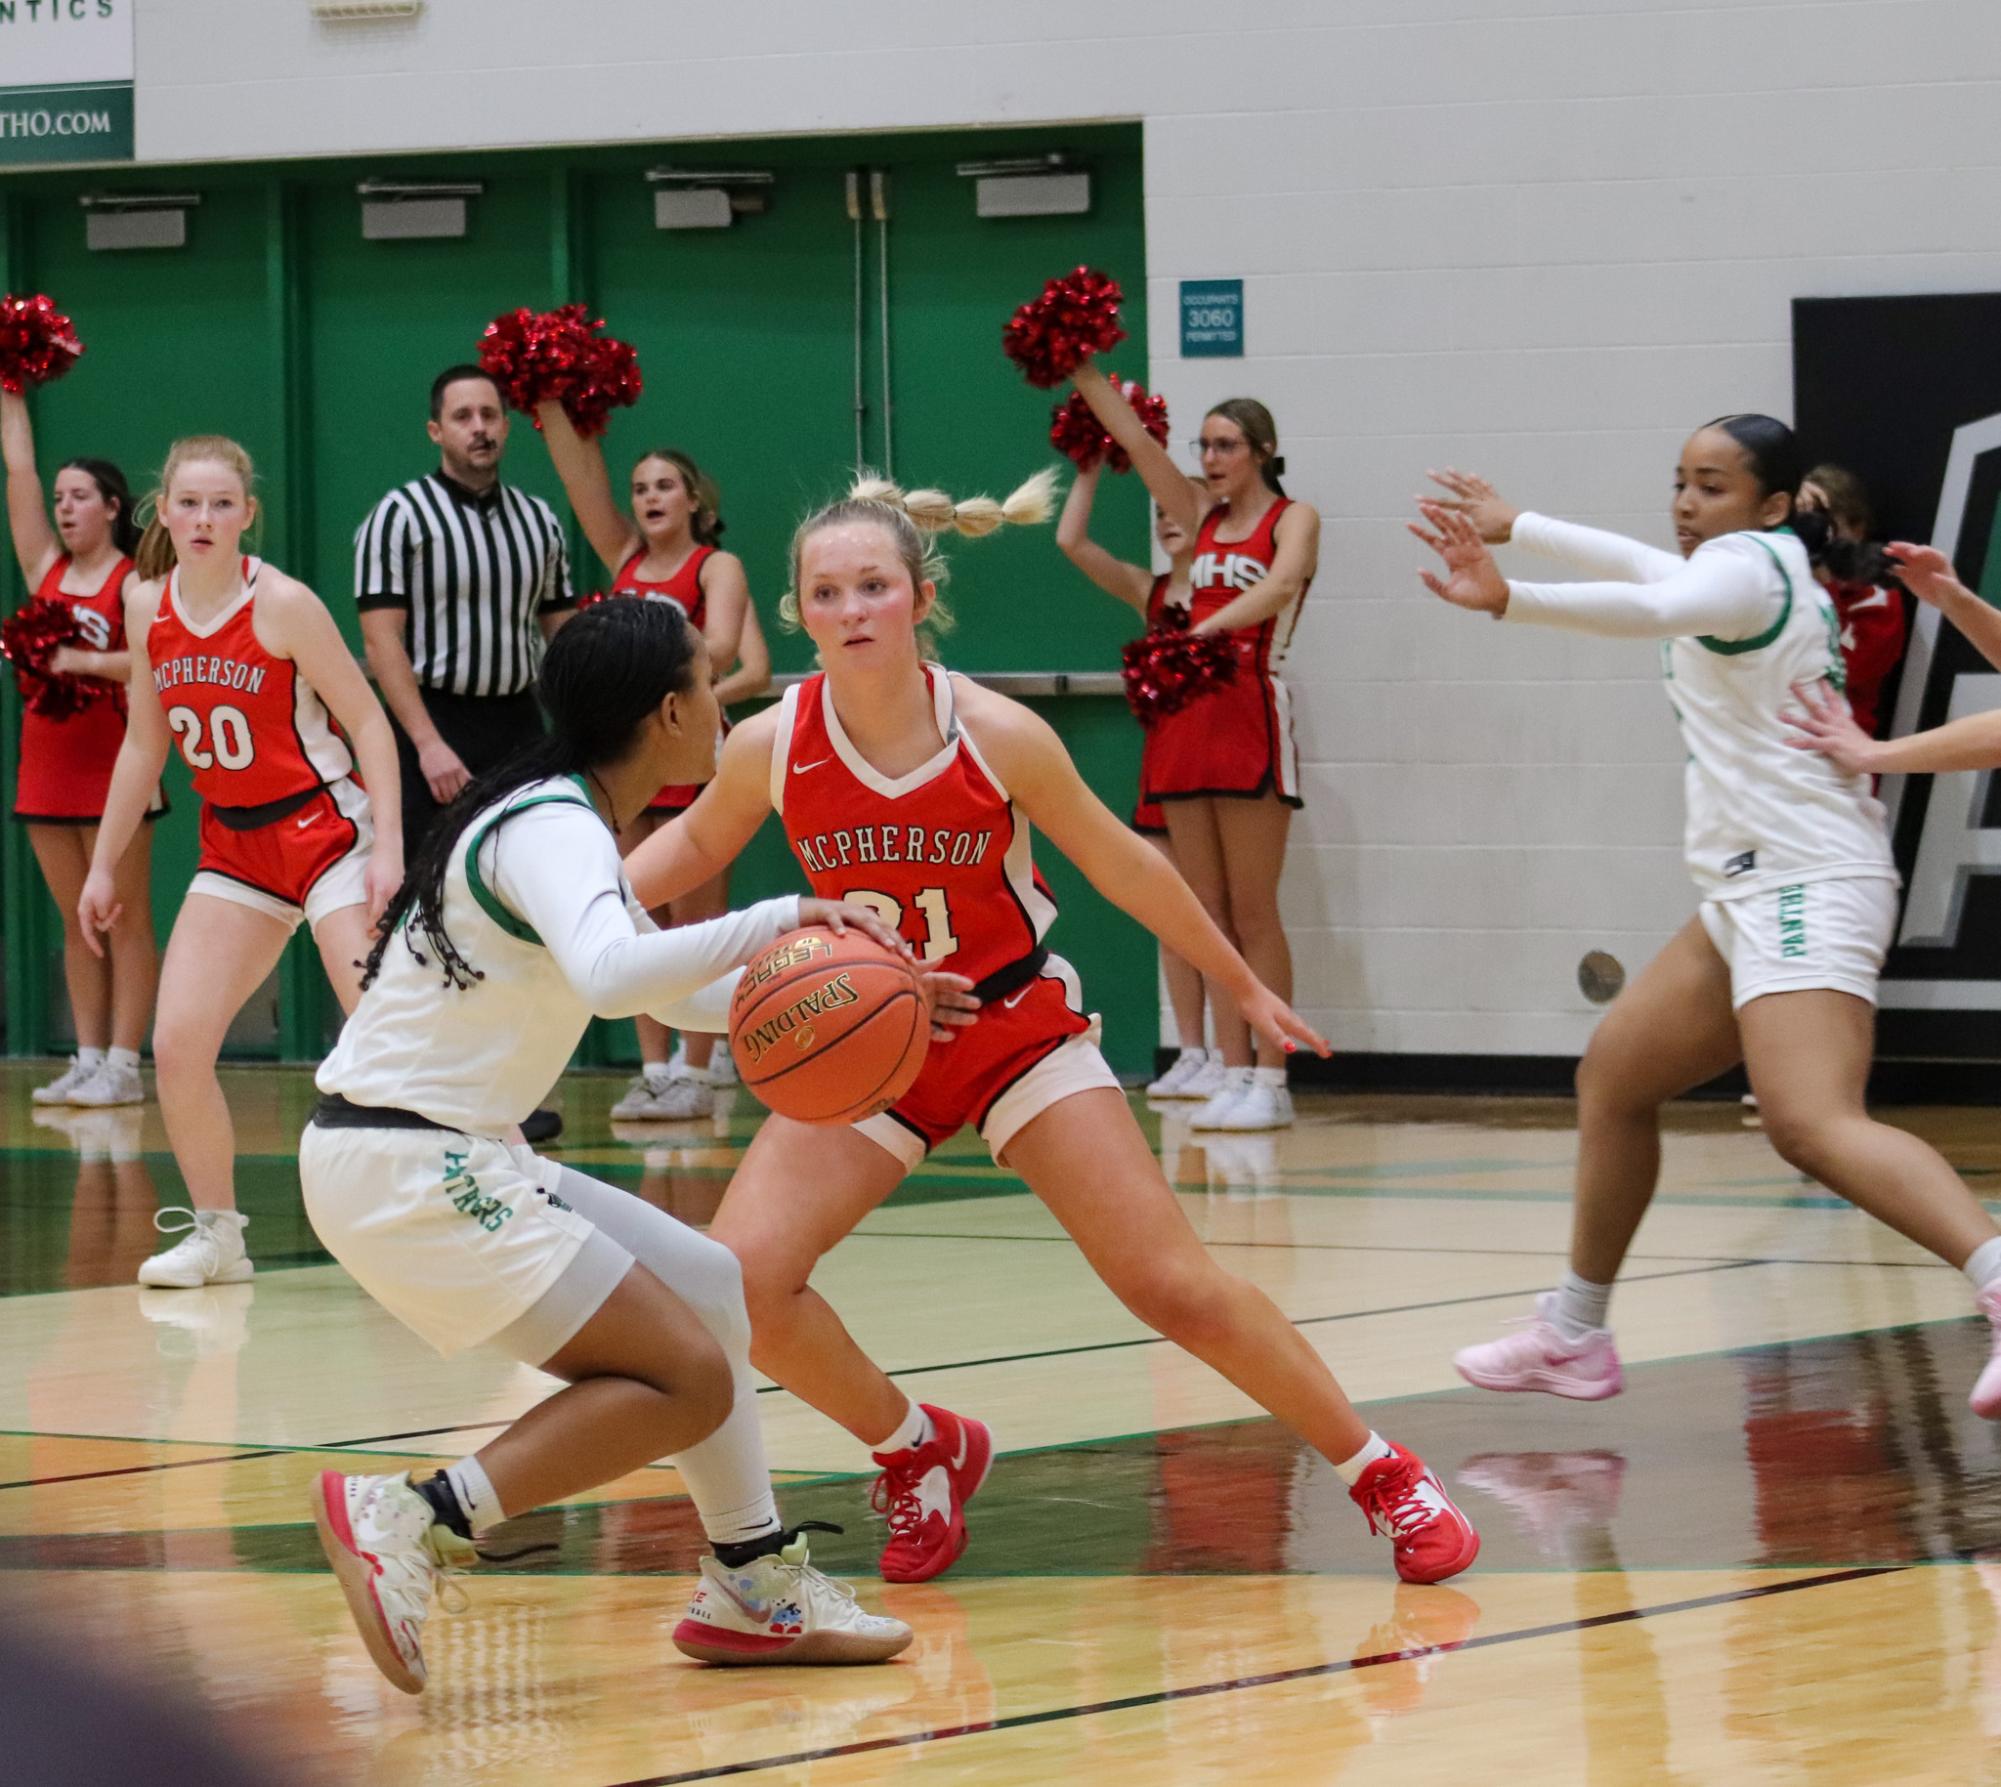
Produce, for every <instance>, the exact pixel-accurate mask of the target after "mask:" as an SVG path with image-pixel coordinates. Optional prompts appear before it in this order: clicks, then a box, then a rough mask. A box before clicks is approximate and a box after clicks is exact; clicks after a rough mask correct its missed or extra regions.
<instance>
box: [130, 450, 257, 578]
mask: <svg viewBox="0 0 2001 1787" xmlns="http://www.w3.org/2000/svg"><path fill="white" fill-rule="evenodd" d="M190 465H219V466H222V467H224V468H225V469H226V470H229V471H232V472H234V473H235V474H236V476H237V477H238V479H239V480H241V482H242V484H243V500H244V503H245V504H246V506H248V507H249V509H250V511H251V516H250V521H249V522H248V523H246V524H245V527H246V531H248V528H249V527H250V526H253V525H254V524H255V522H256V519H257V510H256V503H257V496H256V486H257V468H256V466H255V465H254V464H252V463H251V459H250V455H249V454H248V453H246V452H245V451H244V450H243V449H242V447H240V446H238V445H237V443H236V442H235V441H233V440H231V439H230V438H229V437H228V436H227V435H223V434H190V435H184V436H183V437H182V438H181V439H180V440H177V441H176V442H174V444H173V445H172V446H171V447H170V448H168V449H167V463H166V464H165V465H163V466H161V467H160V481H159V483H158V484H157V485H156V486H155V487H154V489H153V490H152V492H151V493H150V494H149V495H147V496H145V497H144V498H142V499H141V501H140V503H139V508H138V513H139V515H140V516H141V517H143V518H144V521H145V526H146V531H145V532H144V533H143V534H141V535H140V536H139V548H138V550H137V551H136V552H134V553H133V555H132V564H133V568H134V569H135V570H136V571H137V572H138V574H139V576H140V577H141V578H143V579H144V580H146V581H147V582H152V581H154V580H156V579H158V578H161V577H164V576H166V575H167V573H168V572H169V571H171V570H172V569H173V568H174V566H175V564H176V563H177V562H178V555H177V554H176V553H175V551H174V538H173V535H171V534H170V533H168V532H167V524H166V523H165V522H164V521H162V520H161V519H160V505H161V504H162V503H164V502H165V501H166V500H167V494H168V492H169V491H171V490H172V489H173V487H174V479H175V478H176V477H177V476H179V474H180V473H181V471H182V469H183V468H184V467H187V466H190Z"/></svg>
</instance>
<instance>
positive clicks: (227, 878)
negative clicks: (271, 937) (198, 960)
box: [188, 776, 375, 929]
mask: <svg viewBox="0 0 2001 1787" xmlns="http://www.w3.org/2000/svg"><path fill="white" fill-rule="evenodd" d="M374 841H375V828H374V826H373V825H371V824H370V823H369V818H368V796H367V794H366V793H364V792H363V790H362V787H361V784H360V783H359V782H356V781H354V780H353V779H352V778H350V777H347V776H343V777H342V778H341V779H340V780H339V781H338V782H330V783H328V784H327V786H326V787H324V788H320V789H317V790H315V791H314V793H313V796H312V798H311V799H310V800H308V801H307V802H306V803H305V805H303V806H300V807H295V808H294V809H293V810H292V811H291V812H289V813H287V814H285V815H284V816H283V817H282V818H278V819H273V820H272V821H271V822H270V823H269V824H267V825H260V826H258V827H257V828H256V829H255V830H254V831H234V830H232V829H231V828H230V827H228V826H227V825H224V824H223V822H222V821H221V820H220V819H218V818H217V817H216V815H215V808H214V807H212V806H210V805H208V804H207V803H206V802H204V803H203V805H202V810H201V860H200V861H199V862H197V863H196V864H195V876H194V879H193V880H192V881H191V882H189V883H188V892H189V893H202V894H208V895H210V896H212V897H213V898H215V899H218V900H229V901H231V902H232V903H234V904H235V905H238V906H249V907H252V908H253V909H254V910H256V911H258V912H268V913H269V914H270V915H271V916H272V917H273V918H276V919H280V920H282V921H283V922H284V923H286V924H288V925H291V926H292V927H293V928H294V929H296V928H297V927H298V925H299V923H300V922H301V921H302V920H303V921H304V922H305V923H306V924H309V925H316V924H318V923H319V922H320V920H321V919H323V918H324V917H326V915H327V914H328V913H329V912H338V911H339V910H340V909H341V908H342V907H343V906H360V905H365V904H366V903H367V900H368V894H367V891H366V888H365V887H364V884H363V876H364V874H365V873H366V871H367V868H368V851H369V846H370V845H371V844H373V843H374Z"/></svg>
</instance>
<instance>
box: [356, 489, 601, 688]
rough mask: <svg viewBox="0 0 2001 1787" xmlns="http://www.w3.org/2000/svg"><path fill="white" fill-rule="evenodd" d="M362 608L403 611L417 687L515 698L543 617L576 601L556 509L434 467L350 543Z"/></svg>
mask: <svg viewBox="0 0 2001 1787" xmlns="http://www.w3.org/2000/svg"><path fill="white" fill-rule="evenodd" d="M354 595H355V601H356V602H357V603H358V604H359V605H360V606H361V607H363V608H405V609H408V610H409V613H410V635H409V643H410V662H411V664H412V666H413V667H414V668H415V670H416V672H417V683H418V686H419V687H420V688H425V689H437V690H441V691H443V692H444V693H447V694H452V695H494V696H499V695H516V694H519V693H520V692H521V691H522V690H523V689H525V688H527V687H528V686H529V685H530V684H531V683H532V682H533V681H534V680H535V670H536V666H537V665H538V664H539V663H540V662H541V651H542V629H541V625H540V617H541V616H542V615H544V614H548V613H551V612H552V611H555V610H557V609H563V608H569V607H571V606H573V605H574V604H575V602H576V599H577V598H576V592H575V591H574V590H572V589H571V587H570V559H569V553H568V550H567V549H566V548H565V546H564V543H563V530H562V527H561V525H560V524H559V523H558V522H557V520H556V512H555V510H554V509H552V508H550V507H549V505H548V504H547V503H545V502H544V501H543V500H542V499H541V498H540V497H539V496H529V495H527V494H525V493H524V492H522V491H519V490H511V489H509V488H508V487H507V486H506V485H505V484H496V485H495V486H494V487H493V488H492V489H490V490H485V491H478V492H475V491H471V490H468V489H467V488H466V487H465V486H464V485H463V484H461V483H459V482H458V481H457V480H456V479H455V478H450V477H447V476H446V475H445V473H444V472H442V471H436V472H432V473H431V474H430V475H429V476H428V477H423V478H419V479H417V480H416V481H415V482H414V483H411V484H405V485H404V486H403V487H402V488H401V489H400V490H392V491H390V493H389V494H388V495H387V496H385V497H384V498H383V499H382V500H381V501H380V502H379V503H377V504H376V505H375V507H374V508H373V509H372V510H370V511H369V515H368V519H367V520H366V521H364V522H363V523H362V524H361V526H360V528H359V529H358V530H357V531H356V533H355V536H354Z"/></svg>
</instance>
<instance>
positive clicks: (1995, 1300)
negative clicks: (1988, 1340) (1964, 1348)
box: [1967, 1284, 2001, 1421]
mask: <svg viewBox="0 0 2001 1787" xmlns="http://www.w3.org/2000/svg"><path fill="white" fill-rule="evenodd" d="M1973 1305H1974V1307H1975V1308H1976V1309H1978V1310H1979V1311H1980V1313H1981V1314H1982V1315H1984V1316H1985V1317H1986V1318H1987V1319H1988V1321H1989V1322H1990V1323H1991V1324H1992V1325H1993V1329H1994V1337H1993V1338H1994V1351H1993V1353H1992V1354H1991V1355H1990V1356H1989V1358H1988V1360H1987V1363H1986V1364H1985V1365H1983V1366H1982V1367H1981V1368H1980V1375H1979V1377H1977V1378H1975V1379H1974V1380H1973V1394H1972V1395H1971V1396H1969V1397H1968V1398H1967V1401H1968V1403H1969V1404H1971V1406H1972V1409H1973V1412H1974V1413H1975V1414H1976V1415H1978V1416H1979V1417H1980V1418H1981V1419H1982V1420H1983V1421H2001V1284H1990V1285H1989V1286H1988V1287H1987V1288H1986V1289H1985V1290H1984V1291H1982V1292H1981V1293H1980V1294H1979V1295H1978V1296H1977V1297H1975V1298H1974V1299H1973Z"/></svg>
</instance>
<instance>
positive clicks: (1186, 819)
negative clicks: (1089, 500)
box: [1074, 362, 1320, 1130]
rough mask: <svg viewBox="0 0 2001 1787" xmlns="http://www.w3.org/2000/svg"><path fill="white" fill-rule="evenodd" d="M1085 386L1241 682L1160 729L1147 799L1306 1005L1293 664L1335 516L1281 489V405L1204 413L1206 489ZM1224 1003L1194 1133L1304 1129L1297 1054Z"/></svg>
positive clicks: (1117, 406)
mask: <svg viewBox="0 0 2001 1787" xmlns="http://www.w3.org/2000/svg"><path fill="white" fill-rule="evenodd" d="M1074 382H1075V384H1076V386H1077V389H1078V391H1079V392H1080V393H1082V395H1083V398H1084V401H1085V402H1086V403H1088V404H1089V405H1090V406H1091V409H1092V412H1093V413H1094V414H1095V415H1096V416H1097V418H1098V420H1099V421H1100V422H1101V423H1102V424H1103V425H1104V428H1105V432H1106V433H1107V434H1109V435H1111V436H1112V438H1113V439H1114V440H1116V441H1117V442H1118V443H1119V445H1120V446H1122V447H1124V448H1125V450H1126V452H1127V453H1128V454H1129V455H1130V456H1131V458H1132V462H1133V467H1134V469H1135V470H1136V471H1137V472H1138V473H1139V474H1140V476H1141V477H1142V478H1144V479H1145V480H1146V487H1147V489H1148V490H1150V491H1152V493H1153V499H1154V501H1155V502H1157V503H1158V504H1160V506H1161V508H1162V509H1163V510H1165V511H1166V513H1167V514H1168V515H1170V516H1172V517H1173V519H1174V521H1175V523H1176V524H1177V525H1178V526H1179V527H1181V528H1182V529H1183V531H1184V532H1186V533H1189V534H1192V535H1193V536H1194V540H1195V546H1194V554H1195V557H1194V563H1193V565H1192V566H1191V567H1190V571H1189V587H1190V593H1191V601H1192V607H1191V610H1190V612H1191V630H1192V631H1194V632H1197V633H1221V634H1226V635H1228V636H1229V638H1230V639H1231V640H1232V641H1233V642H1234V644H1235V645H1236V648H1237V656H1238V663H1239V674H1238V675H1237V677H1236V679H1235V680H1234V681H1233V682H1230V683H1226V684H1224V685H1223V686H1222V687H1220V688H1218V689H1217V690H1215V691H1214V692H1213V693H1211V694H1209V695H1206V696H1204V697H1203V698H1202V699H1201V700H1198V701H1191V702H1190V703H1189V704H1188V705H1187V706H1186V707H1184V708H1182V709H1181V710H1180V711H1179V712H1178V713H1173V714H1169V715H1166V716H1165V717H1163V719H1162V720H1161V722H1160V723H1159V725H1157V726H1156V727H1155V728H1154V731H1155V734H1156V737H1155V740H1154V748H1153V754H1152V756H1151V757H1150V758H1149V760H1148V769H1147V782H1146V792H1147V793H1148V794H1149V795H1150V796H1152V797H1153V798H1154V799H1156V800H1158V801H1159V802H1160V803H1161V805H1162V807H1163V808H1164V809H1165V810H1166V813H1167V826H1168V835H1169V836H1170V837H1171V838H1172V839H1173V841H1174V860H1175V861H1176V863H1177V864H1179V865H1180V868H1181V872H1182V873H1183V874H1184V875H1186V876H1187V877H1188V880H1189V882H1190V883H1191V884H1192V885H1193V887H1194V888H1195V891H1196V892H1197V893H1198V894H1200V895H1201V897H1202V904H1203V905H1204V906H1206V907H1207V908H1208V909H1209V914H1210V916H1211V917H1212V918H1214V919H1215V920H1216V922H1217V923H1218V924H1219V925H1221V926H1222V928H1223V930H1224V932H1225V933H1226V934H1227V935H1228V936H1230V937H1231V938H1232V939H1233V940H1234V941H1235V942H1236V944H1237V946H1238V947H1239V948H1240V949H1242V950H1243V952H1244V959H1245V960H1246V961H1248V962H1249V963H1250V965H1251V968H1252V971H1253V972H1254V973H1256V974H1257V975H1258V977H1259V978H1260V979H1261V980H1263V981H1264V983H1265V984H1266V985H1267V986H1269V987H1271V988H1272V989H1273V990H1274V991H1275V992H1277V993H1278V995H1279V996H1280V997H1281V998H1284V999H1290V998H1291V997H1292V950H1291V948H1290V946H1289V945H1288V944H1287V942H1286V936H1285V925H1284V922H1283V921H1282V920H1281V918H1280V917H1279V910H1278V882H1279V875H1280V872H1281V871H1282V870H1283V869H1284V867H1285V841H1286V833H1287V831H1288V830H1289V829H1290V827H1291V824H1292V814H1293V809H1294V808H1296V807H1298V806H1299V805H1300V804H1301V803H1300V795H1299V753H1298V751H1297V749H1296V747H1295V746H1294V744H1293V739H1292V704H1291V699H1290V697H1289V695H1288V694H1287V692H1286V687H1285V683H1284V681H1283V680H1282V679H1281V677H1280V676H1279V673H1278V666H1279V663H1280V661H1281V660H1282V659H1283V657H1284V655H1285V651H1286V648H1287V646H1288V645H1290V643H1291V641H1292V632H1293V628H1294V627H1295V626H1297V625H1298V623H1299V610H1300V606H1301V604H1302V603H1303V602H1304V601H1305V599H1306V591H1307V588H1308V586H1309V585H1310V584H1311V583H1312V581H1313V572H1314V569H1315V567H1316V565H1317V564H1318V563H1319V558H1320V516H1319V515H1318V513H1317V512H1316V511H1315V510H1314V509H1312V508H1311V507H1310V506H1309V505H1307V504H1305V503H1299V502H1294V501H1293V500H1292V499H1291V498H1290V497H1288V496H1287V495H1286V494H1285V492H1284V490H1283V489H1282V488H1281V487H1280V485H1279V480H1278V475H1279V472H1280V471H1281V470H1283V469H1284V461H1283V460H1281V459H1280V458H1279V457H1278V430H1277V429H1276V428H1275V427H1274V426H1273V424H1272V419H1271V412H1270V411H1269V410H1268V409H1266V408H1265V406H1264V405H1263V404H1261V403H1259V402H1258V401H1256V399H1254V398H1250V397H1232V398H1230V399H1228V400H1227V401H1225V402H1223V403H1219V404H1217V405H1216V406H1215V407H1214V408H1213V409H1211V410H1210V411H1209V413H1208V414H1207V415H1206V416H1204V417H1203V418H1202V435H1201V439H1200V440H1199V441H1197V442H1196V446H1197V449H1198V451H1199V452H1200V454H1201V460H1202V485H1201V486H1199V487H1198V486H1196V485H1193V484H1191V483H1190V482H1189V480H1188V479H1187V478H1186V477H1185V476H1183V474H1182V473H1181V471H1180V469H1179V468H1178V467H1177V466H1176V465H1175V463H1174V461H1173V460H1172V459H1170V458H1169V457H1168V456H1167V453H1166V451H1165V449H1163V448H1162V447H1161V445H1160V444H1159V443H1158V442H1157V441H1156V440H1154V438H1153V437H1152V436H1151V435H1150V434H1148V433H1147V432H1146V430H1145V429H1144V428H1143V427H1142V426H1141V425H1140V421H1139V417H1138V416H1137V415H1136V414H1135V413H1134V411H1133V408H1132V405H1131V404H1129V403H1128V402H1126V400H1125V399H1124V398H1123V397H1122V396H1121V395H1120V394H1119V393H1118V391H1117V390H1115V389H1114V388H1113V386H1112V383H1111V381H1110V380H1109V379H1107V378H1106V377H1105V375H1104V374H1103V373H1102V372H1100V371H1099V370H1098V369H1097V367H1096V366H1095V365H1093V364H1091V363H1089V362H1086V363H1085V364H1084V365H1083V366H1081V367H1079V368H1078V370H1077V373H1076V377H1075V381H1074ZM1209 1002H1210V1006H1211V1009H1212V1010H1213V1011H1214V1012H1215V1014H1216V1036H1217V1040H1218V1041H1219V1042H1220V1044H1221V1045H1222V1052H1223V1061H1224V1066H1225V1073H1224V1083H1223V1085H1222V1086H1221V1087H1220V1088H1219V1089H1218V1090H1217V1092H1216V1094H1215V1096H1214V1097H1212V1098H1211V1099H1210V1100H1209V1101H1208V1103H1206V1104H1205V1105H1203V1107H1202V1108H1201V1109H1200V1110H1199V1111H1197V1112H1196V1113H1195V1115H1194V1117H1193V1118H1191V1119H1190V1127H1191V1128H1194V1129H1231V1130H1252V1129H1283V1128H1285V1127H1286V1126H1287V1125H1288V1124H1290V1123H1291V1122H1292V1097H1291V1094H1290V1093H1289V1092H1288V1091H1287V1090H1286V1083H1285V1065H1284V1059H1283V1057H1282V1056H1280V1055H1279V1054H1278V1052H1277V1051H1276V1050H1275V1049H1274V1048H1273V1047H1272V1045H1271V1044H1270V1043H1269V1042H1268V1041H1260V1042H1259V1043H1258V1045H1257V1051H1256V1064H1255V1066H1254V1065H1253V1056H1252V1048H1251V1039H1250V1036H1249V1033H1248V1032H1247V1030H1246V1029H1245V1027H1244V1025H1243V1023H1242V1022H1241V1021H1240V1019H1239V1018H1238V1016H1237V1014H1236V1013H1235V1012H1233V1011H1232V1010H1231V1008H1230V1004H1229V996H1228V993H1227V990H1226V989H1224V988H1221V987H1218V986H1217V985H1216V984H1215V983H1214V982H1211V983H1210V986H1209Z"/></svg>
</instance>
